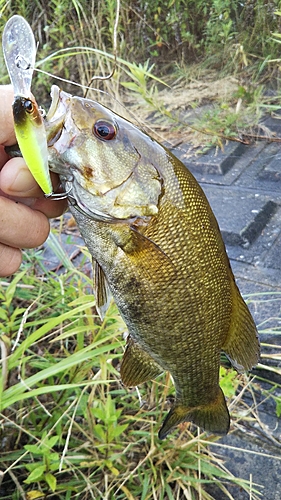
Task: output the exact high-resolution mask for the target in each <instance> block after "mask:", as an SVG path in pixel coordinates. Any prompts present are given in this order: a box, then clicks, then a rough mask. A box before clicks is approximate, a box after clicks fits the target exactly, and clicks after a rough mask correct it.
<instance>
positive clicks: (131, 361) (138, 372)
mask: <svg viewBox="0 0 281 500" xmlns="http://www.w3.org/2000/svg"><path fill="white" fill-rule="evenodd" d="M163 371H164V370H163V368H162V367H161V366H160V365H159V364H158V363H156V361H154V359H153V358H152V357H151V356H150V355H149V354H148V353H147V352H145V351H144V350H143V349H142V348H141V347H140V345H139V344H138V343H137V342H135V341H134V340H133V339H132V338H131V336H129V337H128V341H127V346H126V350H125V353H124V356H123V359H122V363H121V368H120V374H121V380H122V383H123V384H124V385H126V386H129V387H133V386H136V385H139V384H143V383H144V382H147V381H148V380H151V379H154V378H155V377H158V375H161V373H163Z"/></svg>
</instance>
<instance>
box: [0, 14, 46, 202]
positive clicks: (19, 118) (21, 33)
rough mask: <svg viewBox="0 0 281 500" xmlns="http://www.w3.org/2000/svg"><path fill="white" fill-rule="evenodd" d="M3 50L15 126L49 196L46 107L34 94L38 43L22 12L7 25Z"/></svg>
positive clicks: (31, 166)
mask: <svg viewBox="0 0 281 500" xmlns="http://www.w3.org/2000/svg"><path fill="white" fill-rule="evenodd" d="M2 45H3V53H4V58H5V62H6V66H7V69H8V72H9V76H10V79H11V83H12V85H13V87H14V95H15V99H14V103H13V115H14V128H15V134H16V138H17V141H18V144H19V147H20V150H21V153H22V156H23V158H24V160H25V162H26V164H27V166H28V168H29V170H30V172H31V173H32V175H33V177H34V179H35V180H36V182H37V183H38V184H39V186H40V187H41V189H42V191H43V192H44V194H45V195H46V196H51V195H52V192H53V189H52V183H51V178H50V172H49V167H48V147H47V139H46V132H45V126H44V122H43V115H42V111H41V110H40V109H39V108H38V105H37V103H36V101H35V99H34V97H32V95H31V91H30V88H31V81H32V74H33V69H34V65H35V56H36V44H35V39H34V35H33V32H32V30H31V27H30V26H29V24H28V23H27V21H26V20H25V19H24V18H23V17H21V16H17V15H16V16H13V17H11V18H10V19H9V21H8V22H7V23H6V25H5V29H4V33H3V39H2Z"/></svg>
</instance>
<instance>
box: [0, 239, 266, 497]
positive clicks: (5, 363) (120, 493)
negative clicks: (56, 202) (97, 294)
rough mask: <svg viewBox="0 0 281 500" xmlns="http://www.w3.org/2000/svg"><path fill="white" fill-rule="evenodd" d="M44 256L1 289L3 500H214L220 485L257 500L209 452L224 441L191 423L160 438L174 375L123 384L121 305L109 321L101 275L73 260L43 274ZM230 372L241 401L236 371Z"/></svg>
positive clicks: (226, 377)
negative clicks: (95, 283)
mask: <svg viewBox="0 0 281 500" xmlns="http://www.w3.org/2000/svg"><path fill="white" fill-rule="evenodd" d="M57 247H58V245H56V247H54V246H52V248H55V251H56V254H57V255H58V256H59V255H62V252H61V251H60V250H58V248H57ZM36 255H37V258H36ZM42 263H44V260H43V257H42V256H41V255H39V254H38V253H37V254H35V256H34V255H33V258H32V259H31V262H29V263H26V264H25V265H24V266H23V267H24V269H22V270H21V271H19V273H18V274H16V275H15V276H14V277H13V278H12V279H11V280H10V281H9V280H4V281H2V282H1V286H0V293H1V297H2V300H3V308H2V312H1V315H2V317H1V321H2V326H3V328H4V327H5V330H4V331H3V335H2V337H1V346H2V378H1V390H2V394H1V399H0V400H1V414H0V422H1V437H0V441H1V448H2V452H1V457H0V464H1V469H2V471H3V473H4V479H3V482H2V490H0V491H1V495H2V496H1V498H3V500H4V499H7V500H8V499H12V498H13V499H17V498H28V499H33V498H41V497H42V498H43V497H44V498H50V499H51V498H56V499H72V498H73V499H74V498H83V499H85V500H86V499H90V498H95V499H105V498H107V499H113V498H114V499H117V500H119V499H120V500H121V499H139V500H141V499H145V500H150V499H151V500H152V499H155V498H157V500H158V499H163V500H166V499H169V498H180V497H182V498H186V499H189V500H192V499H195V498H197V496H196V495H197V494H199V495H200V497H201V498H202V499H211V498H212V496H211V495H210V494H209V493H207V490H206V488H207V486H208V484H209V483H213V482H215V483H216V484H217V485H218V487H219V488H221V490H222V491H226V492H227V491H228V486H227V485H228V483H230V484H232V485H233V484H237V486H239V487H241V488H243V489H245V491H250V490H251V494H252V498H253V499H255V498H257V497H256V494H257V490H256V489H255V487H254V486H253V485H250V484H249V483H248V482H247V481H242V480H240V479H238V478H234V477H233V476H232V475H231V474H230V473H229V472H228V471H227V470H226V469H225V467H224V466H223V464H222V463H221V461H220V460H219V459H218V458H217V457H216V455H215V454H214V453H213V452H211V451H210V449H209V444H210V443H215V442H216V441H217V439H218V438H217V437H215V436H210V437H209V439H208V440H206V435H205V434H204V433H203V434H197V433H196V432H195V433H194V430H193V428H192V426H190V425H189V424H183V425H182V426H181V427H180V432H179V430H177V431H176V432H175V433H174V434H173V435H172V436H171V438H170V439H168V440H166V441H164V442H161V441H159V440H158V438H157V437H156V428H157V427H158V426H159V424H160V422H161V421H162V419H163V415H164V413H166V411H167V407H166V406H167V403H166V400H167V399H169V396H170V395H171V394H173V387H172V384H171V382H170V380H169V377H168V376H167V375H163V376H161V377H158V378H157V380H155V381H153V382H151V383H148V384H143V385H142V386H141V387H140V388H139V392H137V391H135V390H126V389H124V388H123V387H122V386H121V385H120V380H119V373H118V370H117V368H118V365H119V363H120V358H121V356H122V352H123V348H124V341H123V340H122V333H123V332H124V330H125V325H124V323H123V322H122V320H121V318H120V316H119V315H118V312H117V310H116V308H115V306H114V305H113V304H112V305H111V306H110V308H109V311H108V313H107V315H106V317H105V319H104V321H103V322H101V321H100V320H99V319H98V317H97V315H96V312H95V300H94V297H92V296H91V294H89V291H90V290H89V287H90V284H91V279H90V278H89V277H88V276H87V275H86V274H84V273H83V272H82V270H79V269H77V270H75V269H74V268H73V267H72V266H71V265H70V264H68V270H66V271H65V273H62V274H60V276H57V274H54V273H52V272H51V271H48V270H47V269H44V271H43V272H42V271H41V276H38V269H42ZM38 264H39V267H38ZM35 269H36V272H34V270H35ZM222 375H223V379H222V384H223V388H224V390H225V391H226V393H227V396H228V397H229V398H232V396H233V394H234V392H235V384H234V386H233V379H234V373H233V371H229V370H226V369H224V370H222ZM140 401H141V406H140ZM228 495H229V498H233V497H232V496H231V495H230V493H228Z"/></svg>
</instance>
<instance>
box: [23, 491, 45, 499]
mask: <svg viewBox="0 0 281 500" xmlns="http://www.w3.org/2000/svg"><path fill="white" fill-rule="evenodd" d="M44 496H45V495H44V493H42V491H38V490H32V491H28V492H27V493H26V500H36V498H43V497H44Z"/></svg>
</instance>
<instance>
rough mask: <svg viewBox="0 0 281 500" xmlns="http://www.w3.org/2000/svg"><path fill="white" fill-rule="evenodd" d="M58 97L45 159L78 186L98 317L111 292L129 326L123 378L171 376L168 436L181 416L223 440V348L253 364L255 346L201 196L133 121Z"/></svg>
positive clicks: (76, 201)
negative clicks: (172, 389)
mask: <svg viewBox="0 0 281 500" xmlns="http://www.w3.org/2000/svg"><path fill="white" fill-rule="evenodd" d="M52 95H53V104H52V107H51V110H52V111H51V112H49V113H48V115H47V120H46V129H47V135H49V137H50V138H51V139H53V138H54V137H57V140H55V141H54V140H52V145H51V146H50V147H49V162H50V165H51V168H52V169H53V170H54V171H55V172H57V173H58V174H59V175H60V176H61V180H62V182H63V183H64V184H65V188H66V190H67V189H69V188H71V200H72V207H71V211H72V213H73V215H74V217H75V219H76V221H77V224H78V227H79V229H80V231H81V234H82V236H83V238H84V240H85V243H86V245H87V246H88V248H89V251H90V253H91V254H92V256H93V259H94V262H95V264H94V269H95V289H96V296H97V307H98V310H99V311H101V313H104V310H105V309H106V306H107V304H108V302H109V297H108V291H109V290H110V292H111V293H112V295H113V297H114V299H115V302H116V304H117V307H118V309H119V311H120V313H121V315H122V317H123V319H124V321H125V323H126V325H127V327H128V331H129V337H128V342H127V347H126V351H125V354H124V357H123V360H122V364H121V378H122V381H123V383H124V384H125V385H129V386H133V385H137V384H141V383H142V382H145V381H146V380H149V379H151V378H154V377H156V376H157V375H159V374H160V373H161V372H162V371H164V370H167V371H169V372H170V373H171V375H172V377H173V381H174V384H175V390H176V398H175V403H174V405H173V407H172V408H171V410H170V412H169V413H168V415H167V417H166V418H165V420H164V423H163V425H162V427H161V429H160V432H159V437H160V438H161V439H163V438H165V437H166V436H167V435H168V434H169V432H170V431H171V430H172V429H173V428H174V427H175V426H176V425H178V424H179V423H181V422H183V421H192V422H194V423H195V424H197V425H198V426H201V427H202V428H204V429H205V430H207V431H210V432H217V433H221V434H225V433H227V432H228V429H229V420H230V419H229V413H228V410H227V406H226V402H225V398H224V395H223V393H222V390H221V388H220V386H219V364H220V353H221V351H224V352H225V353H226V354H227V355H228V356H229V358H230V360H231V362H232V363H233V366H234V367H235V368H236V369H238V370H242V369H250V368H251V367H252V366H254V365H255V364H256V363H257V362H258V359H259V341H258V337H257V331H256V327H255V324H254V321H253V319H252V316H251V314H250V312H249V310H248V308H247V306H246V304H245V302H244V301H243V299H242V297H241V295H240V292H239V290H238V288H237V286H236V283H235V280H234V277H233V274H232V271H231V268H230V264H229V260H228V257H227V255H226V251H225V247H224V244H223V240H222V237H221V234H220V231H219V228H218V224H217V221H216V219H215V217H214V214H213V213H212V210H211V208H210V205H209V203H208V201H207V199H206V197H205V195H204V193H203V191H202V189H201V188H200V186H199V185H198V183H197V181H196V180H195V178H194V177H193V176H192V174H191V173H190V172H189V171H188V170H187V169H186V167H185V166H184V165H183V164H182V163H181V162H180V161H179V160H178V159H177V158H175V157H174V156H173V155H172V153H170V152H169V151H168V150H167V149H165V148H164V147H163V146H161V145H160V144H159V143H157V142H156V141H154V140H153V139H151V138H150V137H149V136H148V135H146V134H145V133H144V132H142V131H141V130H140V129H138V128H137V127H135V126H134V125H133V124H131V123H130V122H128V121H127V120H125V119H123V118H122V117H120V116H119V115H117V114H115V113H113V112H112V111H111V110H109V109H107V108H105V107H104V106H102V105H100V104H98V103H96V102H95V101H91V100H89V99H83V98H78V97H73V96H71V95H70V94H66V93H65V92H62V91H60V90H59V89H58V88H57V87H54V88H53V90H52ZM101 120H102V123H103V130H102V134H101V136H100V135H99V123H100V121H101ZM104 124H105V126H106V129H105V128H104ZM105 130H108V131H109V135H108V140H107V139H106V137H105V136H106V133H105ZM69 179H70V180H69Z"/></svg>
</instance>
